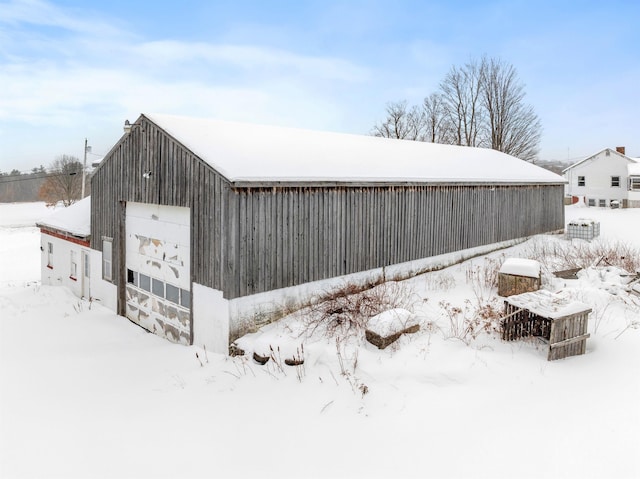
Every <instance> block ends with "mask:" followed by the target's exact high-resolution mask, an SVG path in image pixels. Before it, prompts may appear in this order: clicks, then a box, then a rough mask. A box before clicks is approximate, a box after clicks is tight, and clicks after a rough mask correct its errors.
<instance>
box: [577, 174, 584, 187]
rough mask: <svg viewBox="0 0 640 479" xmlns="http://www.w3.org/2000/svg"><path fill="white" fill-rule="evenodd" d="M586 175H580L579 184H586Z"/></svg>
mask: <svg viewBox="0 0 640 479" xmlns="http://www.w3.org/2000/svg"><path fill="white" fill-rule="evenodd" d="M585 183H586V182H585V180H584V176H578V186H585Z"/></svg>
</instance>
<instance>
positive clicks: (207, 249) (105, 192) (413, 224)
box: [91, 116, 564, 313]
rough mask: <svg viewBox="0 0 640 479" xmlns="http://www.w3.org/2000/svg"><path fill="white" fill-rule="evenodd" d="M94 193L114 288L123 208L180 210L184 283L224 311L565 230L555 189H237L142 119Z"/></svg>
mask: <svg viewBox="0 0 640 479" xmlns="http://www.w3.org/2000/svg"><path fill="white" fill-rule="evenodd" d="M211 161H213V162H215V158H211ZM149 171H150V172H151V177H150V178H148V179H146V178H144V177H143V174H144V173H145V172H149ZM91 184H92V192H93V193H92V202H91V208H92V223H91V247H92V248H94V249H96V250H100V251H101V250H102V237H104V236H107V237H110V238H113V264H114V271H113V272H114V282H115V283H116V284H117V285H119V286H120V285H121V286H124V284H125V282H126V269H125V262H124V239H125V231H124V229H125V223H124V221H125V208H126V202H128V201H135V202H139V203H150V204H160V205H169V206H184V207H189V208H190V209H191V213H190V214H191V276H192V278H191V279H192V281H195V282H198V283H200V284H202V285H205V286H208V287H211V288H214V289H217V290H221V291H223V293H224V296H225V298H227V299H232V298H237V297H241V296H245V295H249V294H254V293H260V292H264V291H269V290H272V289H277V288H282V287H286V286H293V285H298V284H302V283H306V282H308V281H314V280H319V279H325V278H330V277H335V276H340V275H344V274H349V273H354V272H358V271H363V270H367V269H372V268H377V267H381V266H387V265H391V264H396V263H401V262H404V261H409V260H414V259H420V258H425V257H429V256H434V255H438V254H442V253H448V252H451V251H457V250H461V249H465V248H471V247H474V246H480V245H485V244H490V243H495V242H499V241H504V240H509V239H514V238H520V237H525V236H529V235H533V234H536V233H543V232H548V231H555V230H559V229H562V228H563V227H564V206H563V197H564V187H563V185H561V184H559V185H463V184H460V185H454V184H441V185H436V184H420V183H418V184H411V185H410V184H401V185H375V184H364V185H355V184H342V185H341V184H337V185H336V184H333V185H331V184H328V185H320V184H316V185H313V186H310V185H307V186H305V185H297V186H296V185H286V184H285V185H282V184H278V183H273V184H270V183H268V184H266V185H265V184H262V185H261V186H257V185H253V184H249V185H242V184H240V183H238V184H233V183H231V182H230V181H229V180H228V179H226V178H224V177H223V176H222V175H221V174H219V173H218V172H216V171H215V170H214V169H213V168H212V167H211V166H210V165H208V164H207V163H205V162H204V161H202V160H201V159H200V158H198V157H197V156H196V155H195V154H193V153H192V152H191V151H189V150H188V149H187V148H185V147H184V146H183V145H181V144H180V143H179V142H178V141H177V140H175V139H174V138H172V137H171V136H170V135H168V134H167V133H166V132H165V131H164V130H162V129H161V128H159V127H158V126H156V125H155V124H154V123H152V122H151V121H149V120H148V119H147V118H146V117H144V116H142V117H140V119H139V120H138V121H137V122H136V124H135V125H134V126H133V127H132V129H131V132H130V133H128V134H127V135H125V136H124V137H123V138H122V139H121V141H120V142H118V143H117V144H116V145H115V146H114V148H113V149H112V150H111V151H110V152H109V154H108V155H107V156H106V157H105V159H104V160H103V161H102V164H101V165H100V167H99V168H98V169H97V170H96V172H95V173H94V175H93V177H92V180H91ZM119 295H120V296H119V304H120V305H121V307H122V308H124V304H125V298H124V287H120V288H119ZM123 312H124V310H122V311H121V313H123Z"/></svg>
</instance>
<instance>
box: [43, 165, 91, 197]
mask: <svg viewBox="0 0 640 479" xmlns="http://www.w3.org/2000/svg"><path fill="white" fill-rule="evenodd" d="M81 192H82V163H81V162H80V160H79V159H78V158H76V157H75V156H70V155H62V156H59V157H58V158H56V159H55V161H54V162H53V163H52V164H51V167H50V173H49V175H48V176H47V178H46V179H45V181H44V183H43V184H42V187H41V188H40V192H39V195H40V198H41V199H43V200H44V201H46V202H47V203H49V204H55V203H57V202H58V201H62V203H63V204H64V206H70V205H72V204H73V203H75V202H76V201H77V200H78V199H80V195H81Z"/></svg>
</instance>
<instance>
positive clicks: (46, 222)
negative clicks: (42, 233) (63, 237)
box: [36, 196, 91, 238]
mask: <svg viewBox="0 0 640 479" xmlns="http://www.w3.org/2000/svg"><path fill="white" fill-rule="evenodd" d="M36 225H37V226H40V227H45V228H46V227H49V228H53V229H56V230H60V231H65V232H67V233H70V234H72V235H74V236H79V237H82V238H86V237H88V236H89V235H90V234H91V197H90V196H87V197H86V198H84V199H82V200H80V201H78V202H77V203H74V204H72V205H71V206H69V207H67V208H62V209H59V210H57V211H55V212H54V213H52V214H50V215H49V216H47V217H46V219H43V220H41V221H38V222H36Z"/></svg>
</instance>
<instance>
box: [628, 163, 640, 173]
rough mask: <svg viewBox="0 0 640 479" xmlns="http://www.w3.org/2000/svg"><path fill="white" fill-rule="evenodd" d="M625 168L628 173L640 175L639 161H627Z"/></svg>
mask: <svg viewBox="0 0 640 479" xmlns="http://www.w3.org/2000/svg"><path fill="white" fill-rule="evenodd" d="M627 169H628V171H629V174H630V175H634V176H635V175H640V161H637V162H636V163H629V164H628V165H627Z"/></svg>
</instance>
